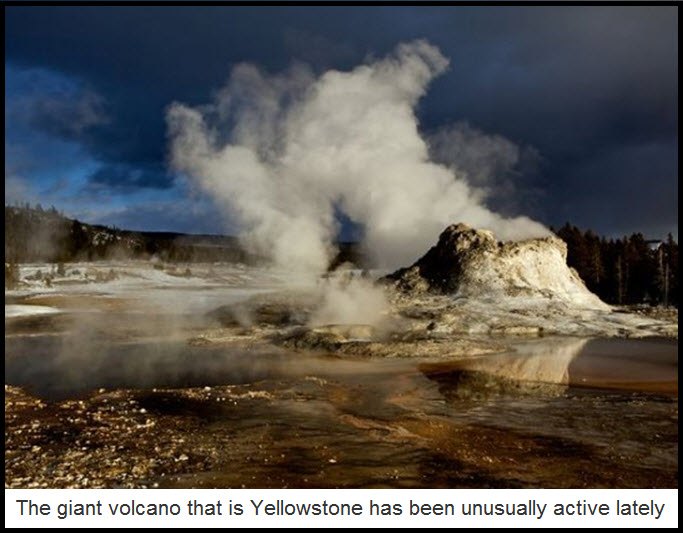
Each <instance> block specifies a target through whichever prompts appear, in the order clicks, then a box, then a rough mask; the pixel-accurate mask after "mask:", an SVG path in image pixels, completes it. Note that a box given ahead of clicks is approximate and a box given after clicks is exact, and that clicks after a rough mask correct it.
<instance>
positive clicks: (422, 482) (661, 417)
mask: <svg viewBox="0 0 683 533" xmlns="http://www.w3.org/2000/svg"><path fill="white" fill-rule="evenodd" d="M505 253H508V252H505ZM513 255H514V254H513ZM90 268H91V269H94V270H91V271H89V272H90V274H92V275H90V274H89V276H90V278H93V279H94V280H96V279H97V278H98V276H97V275H96V273H94V274H93V272H94V271H95V270H96V271H97V272H103V273H104V274H102V275H101V276H100V278H101V279H100V280H99V281H93V279H89V280H86V281H84V282H81V281H78V280H77V279H76V278H77V277H78V276H83V272H85V270H84V269H82V268H80V269H79V268H73V269H69V268H67V271H66V274H65V275H66V277H65V278H64V279H63V280H60V278H59V277H55V278H54V279H53V280H52V281H51V286H50V287H46V286H44V283H43V282H40V281H37V280H28V281H27V282H26V284H25V285H24V286H23V287H22V289H20V290H18V291H15V292H11V293H7V292H6V295H5V303H6V320H5V328H6V337H5V338H6V386H5V472H6V474H5V484H6V487H10V488H18V487H21V488H34V487H84V488H85V487H241V486H246V487H474V488H476V487H545V488H550V487H553V488H560V487H590V488H599V487H622V488H626V487H658V488H663V487H669V488H674V487H677V486H678V485H677V484H678V481H677V469H678V462H677V447H678V429H677V428H678V425H677V421H678V412H677V405H678V404H677V399H676V397H677V381H676V383H675V391H676V393H675V395H674V397H672V395H671V388H670V387H669V388H668V389H666V393H665V394H655V395H652V394H649V393H648V394H644V393H642V392H638V391H629V392H623V393H619V394H616V395H615V394H613V393H609V394H607V393H595V394H593V393H588V392H585V393H584V392H580V391H579V392H576V391H575V390H572V389H568V388H567V387H566V383H562V379H563V378H562V379H561V378H557V379H556V378H552V379H556V380H557V382H556V383H551V384H550V385H549V386H547V387H545V386H544V387H531V388H529V387H522V386H520V385H519V381H515V380H509V379H508V378H506V377H505V376H502V377H500V376H499V377H497V378H496V379H491V375H493V374H495V372H489V370H490V369H488V370H487V371H486V372H484V373H482V372H483V371H482V369H485V366H486V365H484V366H482V367H481V368H479V367H477V366H476V365H479V364H480V363H476V364H474V365H469V366H467V369H468V371H467V372H466V373H463V368H464V367H458V364H459V363H458V362H459V361H465V360H472V361H485V360H486V359H485V358H483V359H482V357H483V356H485V355H486V354H501V353H504V352H505V351H506V350H507V349H508V348H509V346H510V345H511V344H514V343H515V342H517V341H519V340H520V339H532V340H533V339H540V340H543V339H545V338H555V337H558V336H559V338H569V337H568V336H571V338H574V337H579V338H587V337H594V336H599V337H618V338H625V337H629V338H630V337H639V338H641V337H652V336H665V337H669V338H675V339H677V338H678V315H677V312H674V311H672V310H667V311H662V310H656V311H652V310H649V309H645V308H638V309H611V308H605V307H600V306H596V307H593V308H590V307H589V308H586V307H580V306H579V307H577V306H571V305H569V304H568V303H567V302H566V301H565V300H564V299H563V298H555V297H550V296H549V295H548V294H540V295H539V294H535V293H534V292H533V291H531V292H529V291H526V292H524V291H522V293H519V294H516V295H515V296H514V297H511V295H509V294H507V295H505V294H501V293H499V292H495V291H494V292H492V293H491V294H489V295H479V296H478V297H477V298H472V297H465V296H463V295H462V294H458V293H457V292H456V293H455V294H452V293H451V294H444V293H442V292H439V291H431V290H424V291H423V290H420V291H404V290H401V289H400V288H392V286H387V285H384V289H383V290H384V291H385V294H386V301H387V306H386V308H384V309H383V310H382V312H381V314H380V317H379V319H378V320H377V321H375V322H373V323H358V324H355V323H344V324H315V323H313V322H312V320H311V317H312V316H313V315H314V313H315V312H316V308H317V307H318V306H319V303H320V298H321V295H320V292H319V291H317V289H315V288H314V289H315V290H312V291H311V290H302V289H297V290H293V289H287V290H283V288H282V286H283V284H282V283H281V280H279V279H278V277H277V276H275V275H272V274H271V273H269V272H262V273H258V274H255V273H253V272H250V271H249V270H248V269H244V268H232V267H231V268H225V269H221V268H219V267H214V266H205V267H202V266H201V265H199V266H194V267H193V269H194V270H193V271H192V273H190V275H188V276H186V275H185V274H184V271H183V274H182V275H180V276H179V275H176V274H177V272H175V273H169V272H165V271H164V270H163V269H159V268H154V267H153V266H151V265H141V264H132V265H131V264H128V265H116V264H112V265H106V266H102V267H97V268H95V267H90ZM25 270H26V272H24V274H25V275H26V276H35V273H36V272H37V271H38V270H44V268H43V269H41V268H40V267H39V266H35V267H31V269H25ZM112 270H113V271H114V274H113V275H110V274H107V273H109V272H110V271H112ZM181 270H182V269H181ZM73 271H76V273H73ZM105 274H107V276H110V277H111V279H107V278H106V276H105ZM69 276H71V277H74V276H76V278H74V279H73V280H71V281H69V280H68V279H67V278H68V277H69ZM195 278H196V279H195ZM79 279H80V278H79ZM41 283H43V284H41ZM286 285H287V286H288V287H289V286H291V283H287V284H286ZM245 287H248V288H249V289H248V290H246V289H245ZM309 289H310V288H309ZM225 302H228V303H225ZM200 303H201V306H200V305H199V304H200ZM8 308H9V309H10V310H11V311H12V313H10V314H8ZM27 308H29V309H28V311H27ZM31 308H36V309H37V308H40V309H41V312H40V313H37V312H36V313H32V312H29V311H31ZM45 309H48V310H54V311H53V312H49V313H47V312H45ZM13 313H14V314H13ZM31 339H33V340H31ZM50 339H52V340H50ZM24 341H26V342H29V341H30V342H38V341H40V342H44V344H40V343H39V344H38V346H39V347H41V348H40V350H44V349H46V348H45V347H46V346H47V347H49V346H57V347H59V350H58V353H57V354H51V353H48V352H46V353H43V352H40V353H39V352H35V351H32V350H34V348H31V350H27V351H26V352H24V351H22V350H21V349H17V350H18V351H17V350H15V349H14V348H13V347H15V346H21V343H23V342H24ZM48 341H49V342H48ZM81 341H87V342H85V343H82V342H81ZM171 342H172V344H171ZM163 343H167V344H163ZM28 345H29V344H27V346H28ZM8 346H9V347H10V348H12V350H9V351H10V352H12V354H10V355H9V356H8ZM30 346H35V344H30ZM138 346H155V347H156V348H154V349H152V350H149V351H144V352H140V354H141V355H139V356H138V355H136V354H137V353H138V352H136V351H135V350H138ZM164 346H168V347H169V348H168V350H172V353H171V352H168V350H167V348H164ZM160 347H161V348H160ZM88 350H89V351H88ZM118 350H121V353H130V354H132V355H133V356H134V358H133V361H134V362H135V364H134V365H131V366H130V368H128V369H125V368H120V367H121V365H119V364H117V363H115V362H114V363H112V362H111V361H114V360H113V359H111V358H112V357H113V356H115V355H116V354H117V353H119V352H118ZM14 352H16V353H14ZM86 352H87V353H86ZM223 352H225V353H232V354H238V355H236V356H235V357H237V359H231V363H230V365H233V364H237V367H239V368H240V369H241V370H244V372H245V373H244V375H242V376H240V377H239V379H237V378H236V377H235V375H234V373H233V374H231V373H230V372H227V373H225V374H224V373H223V372H225V368H222V367H220V366H216V365H219V364H220V359H216V357H217V355H216V354H220V353H223ZM262 354H271V355H273V354H274V357H275V358H274V359H273V358H271V359H267V360H265V361H266V362H265V363H264V362H263V360H262V359H259V357H261V355H262ZM53 355H55V357H53ZM57 355H58V357H57ZM570 355H571V354H570ZM8 357H10V358H12V357H15V358H16V357H20V358H21V361H22V362H23V361H26V360H31V358H34V359H33V361H35V363H32V364H31V365H28V366H27V365H25V364H24V365H19V364H16V365H15V364H14V363H15V362H17V361H18V359H10V363H11V364H9V365H8ZM196 357H201V358H202V359H201V360H202V361H211V364H212V365H213V366H206V367H205V368H203V369H198V368H197V365H193V361H195V360H196V359H193V358H196ZM107 358H109V359H107ZM110 359H111V361H110ZM570 359H571V357H569V356H568V358H567V360H568V361H569V360H570ZM96 361H97V362H98V364H95V362H96ZM42 362H46V364H47V363H49V365H52V366H48V367H46V370H41V371H40V372H39V371H38V370H37V365H38V364H42ZM100 363H101V364H100ZM104 363H106V364H104ZM69 365H71V366H73V367H74V368H71V370H69ZM74 365H75V366H74ZM98 365H99V366H98ZM145 365H147V366H145ZM154 365H157V366H156V371H155V375H157V376H158V378H159V380H158V382H154V383H152V382H149V383H148V382H146V381H144V380H142V381H140V380H139V378H140V376H141V375H143V374H145V373H146V372H149V371H150V370H149V369H150V368H155V367H154ZM179 365H180V366H179ZM182 365H185V366H182ZM454 365H455V366H454ZM489 366H490V365H489ZM560 366H561V365H560ZM8 368H9V369H10V370H11V371H13V369H19V371H20V374H17V376H19V377H20V378H21V379H19V377H17V376H14V378H12V377H11V376H10V381H9V382H8V381H7V379H8V378H7V369H8ZM103 369H106V370H107V371H112V372H114V374H115V376H116V378H117V380H118V381H117V383H119V385H117V386H116V387H110V386H105V387H104V388H101V387H100V386H99V385H96V384H97V383H99V382H100V381H101V379H102V376H101V375H98V374H97V372H101V371H103ZM29 370H30V371H29ZM247 370H248V371H247ZM563 370H564V371H566V364H565V366H564V368H563V369H562V368H560V369H559V370H558V372H559V373H557V375H561V373H562V371H563ZM480 371H482V372H480ZM526 371H527V370H524V372H526ZM553 372H554V373H555V370H553ZM518 373H523V372H521V371H519V372H518ZM548 375H550V374H548ZM553 375H555V374H553ZM44 376H48V377H49V376H53V378H54V379H57V380H59V379H63V378H64V379H65V380H66V378H68V379H69V380H72V381H73V384H72V389H69V390H68V391H67V393H63V394H62V395H61V396H59V395H56V396H55V395H52V396H51V395H50V394H52V392H54V391H55V390H57V389H54V383H53V384H52V385H51V386H53V388H50V389H49V391H50V394H47V395H46V394H45V393H41V391H40V390H39V387H38V385H36V383H37V381H36V380H39V379H44ZM183 376H185V377H183ZM245 376H246V377H245ZM12 379H14V381H12ZM54 379H53V381H54ZM548 379H550V378H548ZM164 380H167V381H166V382H164ZM32 383H33V386H32V385H31V384H32ZM126 383H128V385H126ZM89 384H92V385H89ZM143 385H144V386H143ZM79 386H80V388H78V387H79ZM88 387H90V388H88ZM662 390H664V389H662ZM520 406H522V407H520ZM524 406H526V407H524ZM527 408H528V411H527V410H526V409H527ZM519 409H522V410H521V411H520V410H519ZM574 412H576V413H582V416H581V417H579V416H576V417H574V416H573V415H571V413H574ZM595 435H597V436H598V437H599V438H596V437H595ZM589 436H590V437H589Z"/></svg>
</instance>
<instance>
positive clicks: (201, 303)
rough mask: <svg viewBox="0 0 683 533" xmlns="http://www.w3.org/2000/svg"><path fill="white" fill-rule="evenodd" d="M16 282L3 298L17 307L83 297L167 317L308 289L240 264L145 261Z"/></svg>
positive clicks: (46, 267)
mask: <svg viewBox="0 0 683 533" xmlns="http://www.w3.org/2000/svg"><path fill="white" fill-rule="evenodd" d="M19 278H20V283H19V285H18V287H17V288H15V289H13V290H5V297H6V298H7V297H9V298H24V300H23V301H22V302H21V303H30V300H31V299H32V298H39V297H42V296H50V297H59V296H69V297H73V296H79V295H83V296H90V297H95V296H97V297H104V298H107V297H112V298H123V299H129V300H139V301H141V302H144V303H145V304H149V305H151V306H153V307H155V308H158V309H160V310H162V311H164V312H169V313H203V312H207V311H210V310H212V309H215V308H216V307H219V306H221V305H226V304H232V303H236V302H239V301H243V300H246V299H248V298H250V297H252V296H254V295H256V294H263V293H268V292H273V291H278V290H281V289H283V288H285V287H287V288H305V287H310V286H311V281H310V279H308V280H307V279H305V278H301V277H297V276H295V275H293V274H290V273H285V272H278V271H275V270H272V269H267V268H259V267H248V266H246V265H242V264H218V263H216V264H189V265H185V264H183V265H161V264H158V263H157V264H154V263H151V262H147V261H102V262H93V263H67V264H65V265H64V268H63V269H62V271H61V273H60V272H59V269H58V267H57V265H55V264H44V263H43V264H24V265H20V269H19ZM29 307H36V306H29ZM145 307H148V306H145ZM16 312H18V311H13V313H16ZM5 316H19V315H16V314H14V315H8V314H7V313H6V315H5Z"/></svg>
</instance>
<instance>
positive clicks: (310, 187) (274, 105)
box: [167, 41, 547, 272]
mask: <svg viewBox="0 0 683 533" xmlns="http://www.w3.org/2000/svg"><path fill="white" fill-rule="evenodd" d="M447 66H448V60H447V59H446V58H445V57H444V56H443V55H442V54H441V52H440V51H439V50H438V48H436V47H435V46H433V45H431V44H429V43H428V42H426V41H414V42H411V43H402V44H399V45H398V47H397V48H396V50H395V51H394V53H393V54H391V55H390V56H388V57H386V58H383V59H379V60H376V61H373V62H370V63H367V64H364V65H360V66H358V67H356V68H355V69H353V70H351V71H350V72H340V71H335V70H330V71H327V72H325V73H324V74H322V75H321V76H319V77H317V78H316V77H314V76H313V75H312V73H311V72H310V71H309V70H308V69H306V68H305V67H302V66H297V67H294V68H292V69H291V70H290V71H289V72H288V73H287V74H285V75H276V76H271V75H267V74H264V73H262V72H261V71H259V70H258V69H257V68H256V67H254V66H251V65H247V64H243V65H239V66H237V67H236V68H235V69H234V70H233V72H232V74H231V76H230V79H229V81H228V83H227V85H226V86H225V87H224V88H223V89H222V90H221V91H219V92H218V93H217V94H216V96H215V100H214V102H213V103H212V104H211V105H208V106H203V107H201V108H190V107H188V106H185V105H182V104H179V103H174V104H173V105H172V106H171V107H170V108H169V110H168V114H167V120H168V125H169V134H170V138H171V153H172V165H173V166H174V167H175V168H176V169H177V170H179V171H181V172H184V173H186V174H187V175H189V176H191V177H192V178H193V179H194V180H196V182H197V183H198V184H199V185H200V186H201V187H202V188H204V189H205V190H206V191H208V192H209V193H211V194H212V195H213V196H214V197H215V199H216V200H217V201H218V202H219V203H220V204H221V205H222V206H224V207H225V208H226V210H227V211H228V212H229V213H230V214H231V216H233V217H236V218H237V220H238V221H239V223H240V224H241V226H242V228H243V230H244V231H243V234H242V238H243V240H244V242H245V244H246V245H247V246H248V247H249V248H250V249H251V250H252V251H254V252H256V253H258V254H261V255H265V256H267V257H269V258H271V259H273V261H274V262H275V263H276V264H278V265H279V266H282V267H286V268H289V269H295V270H306V271H313V272H320V271H323V270H324V269H325V268H326V266H327V265H328V262H329V259H330V255H331V253H332V252H333V243H334V240H335V237H336V234H337V232H338V222H337V221H336V219H335V210H336V209H339V210H341V211H343V212H344V213H345V214H346V215H347V216H348V217H349V218H350V219H352V220H353V221H355V222H357V223H359V224H360V225H361V226H362V227H363V229H364V232H365V234H364V245H365V246H366V247H367V249H368V250H369V252H370V253H371V254H372V255H373V256H374V258H375V259H376V260H377V262H378V264H379V265H380V266H384V267H387V268H394V267H398V266H402V265H405V264H407V263H410V262H412V261H414V260H415V259H416V258H417V257H418V256H419V255H420V254H422V253H424V251H425V250H426V249H427V248H428V247H429V246H430V245H431V244H432V243H433V242H435V241H436V239H437V237H438V235H439V232H440V231H441V230H443V228H444V227H445V226H447V225H448V224H450V223H453V222H466V223H468V224H470V225H472V226H475V227H479V228H486V229H491V230H493V231H494V232H495V233H496V234H497V236H498V237H499V238H502V239H520V238H528V237H535V236H540V235H544V234H546V233H547V230H546V229H545V228H544V227H543V226H541V225H540V224H538V223H536V222H533V221H532V220H530V219H528V218H526V217H518V218H512V219H506V218H503V217H501V216H500V215H498V214H496V213H493V212H491V211H490V210H488V209H487V208H486V207H485V206H484V205H482V203H481V195H480V194H478V192H477V191H476V190H475V189H472V188H471V187H470V186H469V185H468V184H467V183H466V181H465V180H464V179H463V178H461V177H459V176H457V175H456V174H455V172H454V171H453V170H451V169H449V168H448V167H446V166H444V165H440V164H437V163H434V162H431V161H430V159H429V153H428V147H427V144H426V143H425V141H424V140H423V138H422V137H421V136H420V134H419V132H418V120H417V118H416V115H415V106H416V103H417V101H418V100H419V98H420V97H421V96H423V95H424V93H425V91H426V89H427V86H428V85H429V83H430V81H431V80H432V79H433V78H434V77H435V76H437V75H439V74H441V73H442V72H444V70H445V69H446V68H447Z"/></svg>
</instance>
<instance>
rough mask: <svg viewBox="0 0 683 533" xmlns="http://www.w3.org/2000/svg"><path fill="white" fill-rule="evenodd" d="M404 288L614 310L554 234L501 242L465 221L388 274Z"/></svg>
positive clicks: (483, 297) (455, 225) (404, 289)
mask: <svg viewBox="0 0 683 533" xmlns="http://www.w3.org/2000/svg"><path fill="white" fill-rule="evenodd" d="M385 280H387V281H390V282H392V283H394V284H395V286H396V287H397V288H398V289H399V290H402V291H404V292H409V293H422V292H436V293H441V294H453V295H457V296H462V297H469V298H475V299H482V300H488V299H492V300H495V299H496V298H501V297H504V298H510V297H511V298H523V297H525V298H532V299H542V300H552V301H557V302H561V303H564V304H568V305H571V306H575V307H581V308H587V309H600V310H609V306H607V304H605V303H604V302H602V301H601V300H600V299H599V298H598V297H597V296H596V295H594V294H593V293H592V292H590V291H589V290H588V289H587V288H586V286H585V285H584V283H583V281H582V280H581V278H580V277H579V275H578V274H577V273H576V271H575V270H574V269H572V268H570V267H569V266H567V245H566V244H565V243H564V241H562V240H561V239H559V238H557V237H555V236H549V237H543V238H539V239H529V240H524V241H517V242H500V241H497V240H496V239H495V237H494V235H493V233H492V232H490V231H485V230H476V229H473V228H470V227H469V226H467V225H466V224H454V225H452V226H449V227H447V228H446V229H445V230H444V231H443V232H442V233H441V236H440V237H439V241H438V243H437V244H436V246H433V247H432V248H431V249H430V250H429V251H428V252H427V253H426V254H425V255H424V256H423V257H422V258H420V259H419V260H418V261H417V262H416V263H415V264H413V265H412V266H411V267H408V268H402V269H400V270H397V271H396V272H394V273H393V274H390V275H389V276H387V277H386V278H385Z"/></svg>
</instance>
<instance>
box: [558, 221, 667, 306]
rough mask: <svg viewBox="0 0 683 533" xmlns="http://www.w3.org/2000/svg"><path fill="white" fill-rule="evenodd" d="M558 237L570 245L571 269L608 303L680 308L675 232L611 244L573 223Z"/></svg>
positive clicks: (560, 232)
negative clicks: (659, 237) (662, 236)
mask: <svg viewBox="0 0 683 533" xmlns="http://www.w3.org/2000/svg"><path fill="white" fill-rule="evenodd" d="M555 233H556V235H557V236H558V237H560V238H561V239H562V240H564V241H565V242H566V243H567V263H568V264H569V266H570V267H572V268H574V269H575V270H576V271H577V272H578V273H579V275H580V276H581V278H582V279H583V281H584V282H585V283H586V286H587V287H588V289H590V290H591V291H592V292H594V293H595V294H597V295H598V296H599V297H600V298H601V299H602V300H603V301H605V302H607V303H610V304H620V305H627V304H642V303H647V304H652V305H673V306H676V307H678V243H677V242H676V241H675V240H674V238H673V235H672V234H671V233H669V235H668V236H667V237H666V239H664V240H661V241H660V240H646V239H645V237H644V236H643V234H642V233H634V234H633V235H631V236H630V237H622V238H620V239H609V240H608V239H606V238H605V237H599V236H598V235H596V234H595V233H594V232H593V231H591V230H586V231H582V230H580V229H579V228H577V227H576V226H572V225H571V224H569V223H566V224H565V225H564V226H562V227H561V228H560V229H559V230H557V231H555Z"/></svg>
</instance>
